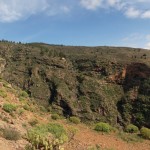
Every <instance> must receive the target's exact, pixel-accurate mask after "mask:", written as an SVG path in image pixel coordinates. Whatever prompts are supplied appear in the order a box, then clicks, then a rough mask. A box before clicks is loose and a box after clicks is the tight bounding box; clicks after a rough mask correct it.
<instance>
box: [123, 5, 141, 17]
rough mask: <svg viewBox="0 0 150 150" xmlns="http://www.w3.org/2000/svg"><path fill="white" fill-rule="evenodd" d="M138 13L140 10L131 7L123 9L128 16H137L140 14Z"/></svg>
mask: <svg viewBox="0 0 150 150" xmlns="http://www.w3.org/2000/svg"><path fill="white" fill-rule="evenodd" d="M140 14H141V12H140V10H137V9H135V8H133V7H130V8H128V9H127V10H126V11H125V15H126V16H127V17H129V18H137V17H139V16H140Z"/></svg>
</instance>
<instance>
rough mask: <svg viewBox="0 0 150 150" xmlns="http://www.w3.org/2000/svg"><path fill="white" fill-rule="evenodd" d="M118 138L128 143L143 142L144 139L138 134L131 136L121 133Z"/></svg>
mask: <svg viewBox="0 0 150 150" xmlns="http://www.w3.org/2000/svg"><path fill="white" fill-rule="evenodd" d="M118 137H119V138H121V139H122V140H123V141H126V142H128V143H129V142H130V143H131V142H142V138H141V137H140V136H139V135H138V134H130V133H126V132H119V133H118Z"/></svg>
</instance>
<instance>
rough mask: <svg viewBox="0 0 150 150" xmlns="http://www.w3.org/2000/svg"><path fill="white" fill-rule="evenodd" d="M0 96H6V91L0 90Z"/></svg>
mask: <svg viewBox="0 0 150 150" xmlns="http://www.w3.org/2000/svg"><path fill="white" fill-rule="evenodd" d="M0 96H1V97H3V98H5V97H7V93H6V92H5V91H3V90H0Z"/></svg>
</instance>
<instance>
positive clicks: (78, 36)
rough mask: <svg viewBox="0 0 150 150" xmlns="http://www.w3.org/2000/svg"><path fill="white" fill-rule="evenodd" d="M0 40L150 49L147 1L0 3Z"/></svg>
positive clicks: (0, 0) (149, 1)
mask: <svg viewBox="0 0 150 150" xmlns="http://www.w3.org/2000/svg"><path fill="white" fill-rule="evenodd" d="M0 39H6V40H10V41H16V42H19V41H21V42H23V43H27V42H44V43H49V44H63V45H74V46H80V45H82V46H125V47H139V48H147V49H150V0H0Z"/></svg>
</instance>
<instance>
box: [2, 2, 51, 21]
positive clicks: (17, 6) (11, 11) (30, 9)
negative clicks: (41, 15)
mask: <svg viewBox="0 0 150 150" xmlns="http://www.w3.org/2000/svg"><path fill="white" fill-rule="evenodd" d="M47 6H48V4H47V1H46V0H32V2H31V0H22V1H20V0H1V1H0V21H1V22H12V21H16V20H19V19H21V18H24V17H28V16H30V15H33V14H36V13H37V12H42V11H44V10H45V9H46V8H47Z"/></svg>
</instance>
